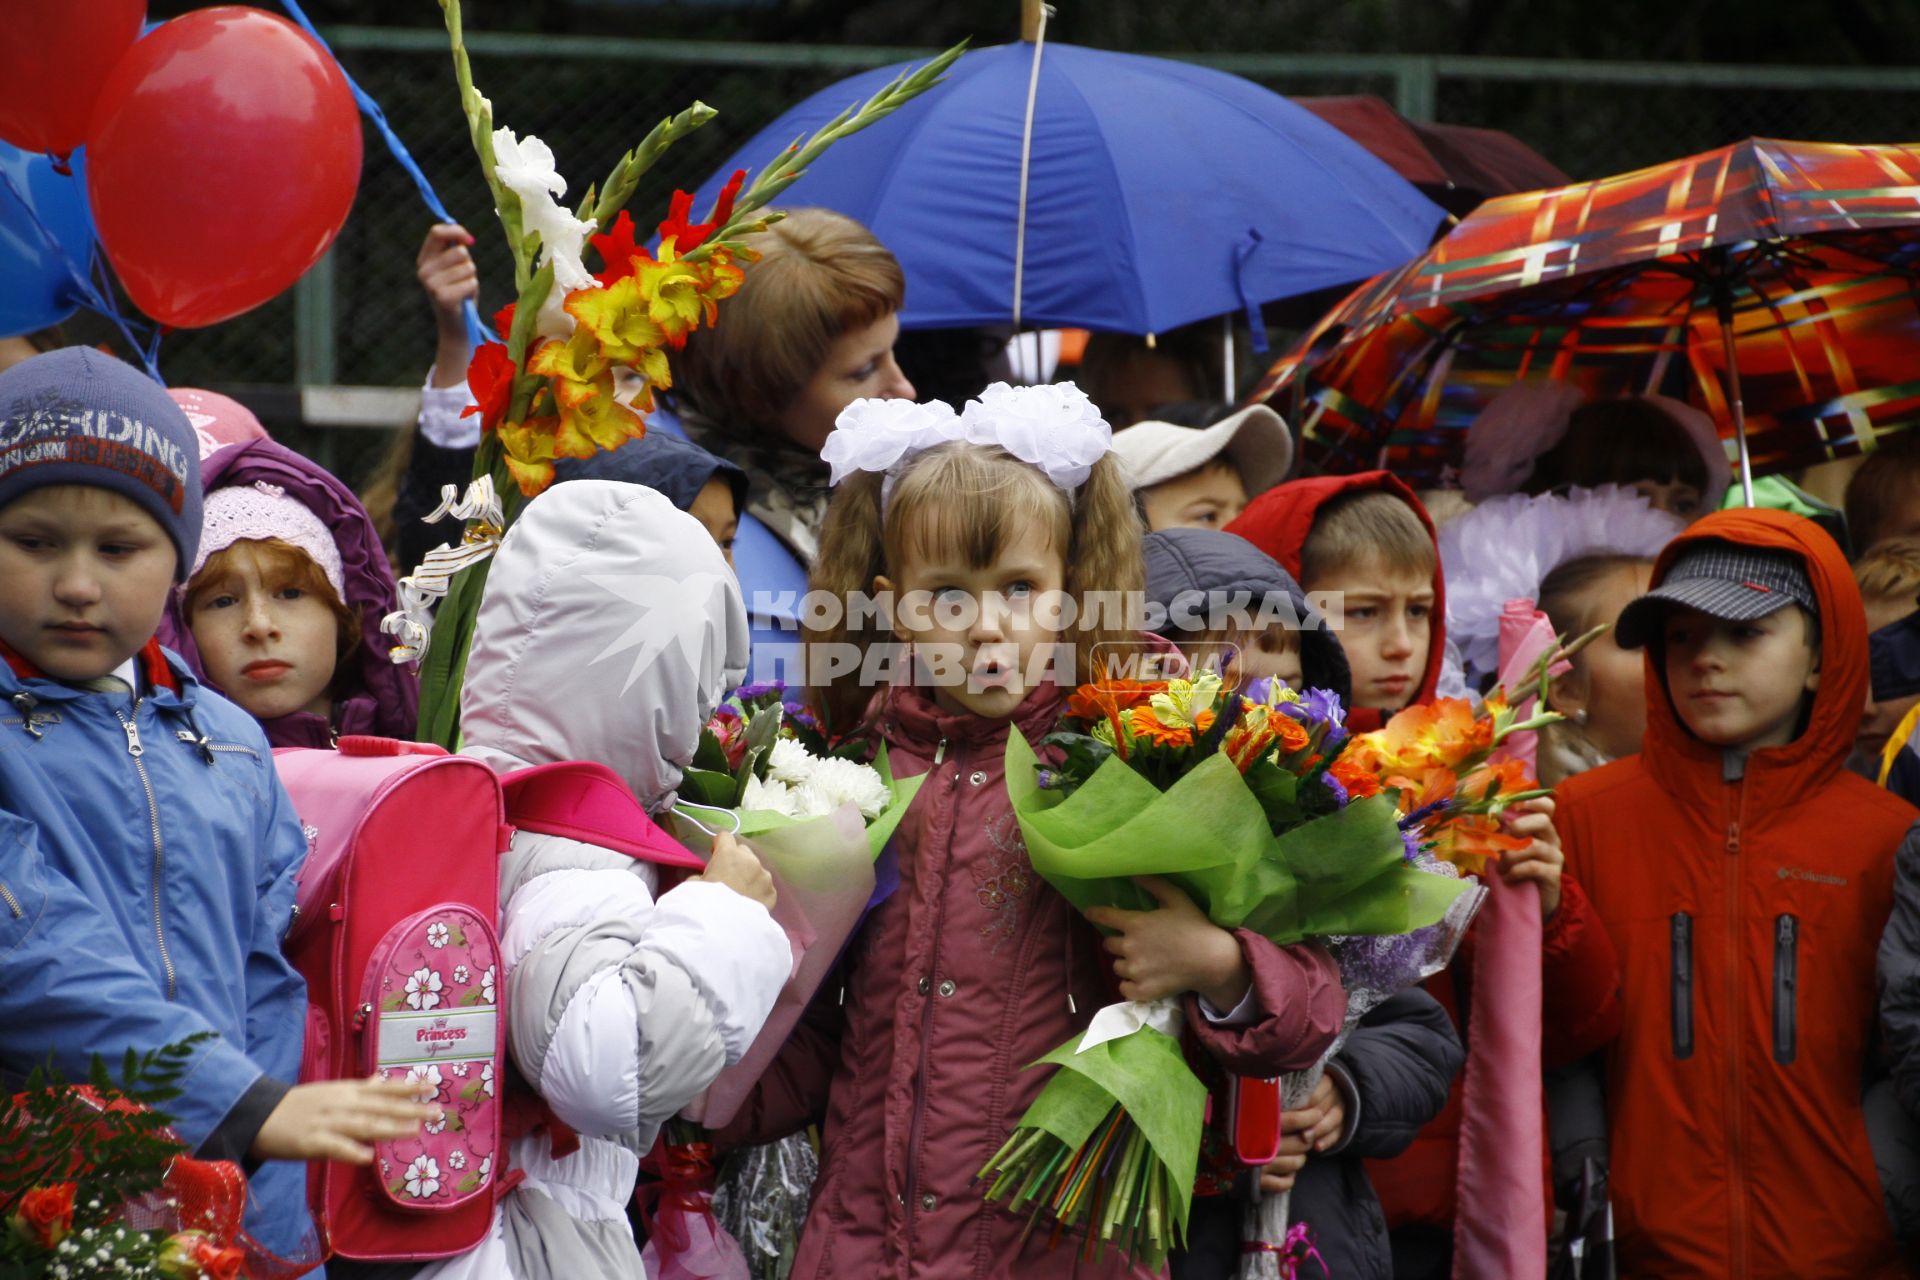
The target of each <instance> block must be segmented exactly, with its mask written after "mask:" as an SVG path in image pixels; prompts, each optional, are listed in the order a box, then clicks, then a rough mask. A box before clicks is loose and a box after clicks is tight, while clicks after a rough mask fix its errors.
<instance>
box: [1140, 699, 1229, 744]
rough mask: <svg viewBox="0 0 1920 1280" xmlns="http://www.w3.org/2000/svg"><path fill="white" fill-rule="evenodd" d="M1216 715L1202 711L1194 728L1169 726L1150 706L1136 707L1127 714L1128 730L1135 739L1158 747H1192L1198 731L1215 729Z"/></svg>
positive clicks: (1194, 722)
mask: <svg viewBox="0 0 1920 1280" xmlns="http://www.w3.org/2000/svg"><path fill="white" fill-rule="evenodd" d="M1214 718H1215V717H1214V714H1213V712H1211V711H1202V712H1201V713H1200V714H1199V715H1197V716H1195V717H1194V720H1193V726H1194V727H1193V728H1192V729H1189V728H1187V726H1185V725H1183V724H1178V725H1175V724H1167V723H1165V722H1163V721H1162V720H1161V719H1160V717H1159V716H1158V715H1157V714H1156V713H1155V712H1154V709H1153V708H1152V707H1150V706H1143V707H1135V708H1133V709H1132V710H1131V711H1129V712H1127V713H1126V720H1127V728H1128V729H1130V730H1131V731H1132V732H1133V736H1134V737H1135V738H1138V739H1140V740H1141V741H1144V742H1149V743H1152V744H1153V745H1154V746H1156V747H1190V746H1192V745H1193V736H1194V733H1195V732H1196V731H1198V732H1200V733H1205V732H1206V731H1207V730H1208V729H1211V728H1212V727H1213V722H1214Z"/></svg>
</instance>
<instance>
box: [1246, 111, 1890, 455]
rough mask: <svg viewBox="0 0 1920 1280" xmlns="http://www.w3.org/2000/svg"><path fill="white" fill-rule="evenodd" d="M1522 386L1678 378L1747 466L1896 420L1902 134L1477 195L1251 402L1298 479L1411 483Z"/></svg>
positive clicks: (1769, 149) (1736, 152)
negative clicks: (1280, 440)
mask: <svg viewBox="0 0 1920 1280" xmlns="http://www.w3.org/2000/svg"><path fill="white" fill-rule="evenodd" d="M1530 378H1541V379H1545V378H1556V379H1562V380H1565V381H1569V382H1572V383H1574V384H1576V385H1578V386H1580V387H1581V388H1582V389H1583V390H1585V391H1586V392H1587V393H1588V394H1589V395H1590V396H1605V395H1618V394H1626V393H1633V392H1642V391H1662V390H1664V391H1667V392H1669V393H1673V392H1675V391H1676V390H1677V389H1678V388H1679V387H1680V386H1681V385H1682V384H1684V385H1685V391H1686V394H1687V398H1688V399H1690V400H1692V401H1693V402H1694V403H1695V404H1697V405H1699V406H1700V407H1701V408H1703V409H1705V410H1706V411H1707V412H1709V413H1711V414H1712V415H1713V418H1714V421H1715V422H1716V423H1717V424H1718V425H1719V428H1720V432H1721V435H1722V436H1723V437H1725V438H1727V439H1729V440H1733V441H1736V442H1737V445H1736V451H1737V453H1738V456H1739V459H1740V463H1741V472H1742V475H1743V478H1749V479H1750V475H1751V472H1752V470H1753V469H1758V470H1760V471H1762V472H1765V471H1780V470H1787V469H1791V468H1795V467H1801V466H1807V465H1810V464H1812V463H1816V462H1821V461H1824V460H1827V459H1830V458H1837V457H1843V456H1846V455H1848V454H1853V453H1858V452H1861V451H1863V450H1867V449H1871V448H1872V447H1873V446H1874V444H1875V443H1876V441H1877V440H1878V438H1879V437H1881V436H1883V435H1885V434H1887V433H1888V432H1890V431H1895V430H1898V429H1901V428H1904V427H1907V426H1909V425H1911V424H1913V423H1914V422H1915V421H1917V420H1920V145H1912V146H1891V145H1890V146H1845V145H1838V144H1830V143H1810V142H1780V141H1774V140H1771V139H1763V138H1755V139H1750V140H1748V141H1745V142H1740V143H1735V144H1734V145H1732V146H1727V147H1721V148H1719V149H1717V150H1714V151H1709V152H1705V153H1704V154H1701V155H1697V156H1689V157H1688V158H1686V159H1684V160H1675V161H1672V162H1670V163H1668V164H1663V165H1657V166H1655V167H1653V168H1650V169H1642V170H1639V171H1637V172H1634V173H1628V174H1622V175H1619V176H1617V177H1612V178H1602V179H1599V180H1598V181H1594V182H1583V183H1577V184H1575V185H1573V186H1568V187H1560V188H1557V189H1555V190H1552V191H1541V192H1531V193H1526V194H1520V195H1510V196H1501V197H1498V198H1496V199H1493V200H1490V201H1488V202H1487V203H1486V204H1484V205H1482V206H1481V207H1480V208H1479V209H1478V210H1477V211H1476V212H1474V213H1473V214H1472V215H1471V216H1470V217H1468V218H1467V219H1466V220H1465V221H1463V222H1462V223H1461V224H1460V225H1459V226H1457V227H1455V228H1454V229H1453V231H1452V232H1451V233H1449V234H1448V235H1447V236H1446V238H1445V239H1443V240H1441V241H1440V242H1439V243H1437V244H1435V245H1434V246H1433V247H1432V248H1431V249H1430V250H1428V252H1427V253H1426V254H1424V255H1423V256H1421V257H1420V258H1417V259H1415V260H1414V261H1413V262H1411V263H1409V264H1407V265H1406V266H1405V267H1403V268H1401V269H1399V270H1397V271H1393V272H1389V273H1387V274H1385V275H1382V276H1378V277H1375V278H1374V279H1373V280H1371V281H1369V282H1367V283H1366V284H1364V285H1362V286H1361V287H1360V288H1359V289H1358V290H1356V291H1355V292H1354V293H1352V294H1351V295H1349V296H1348V297H1347V298H1346V299H1345V300H1344V301H1343V302H1341V303H1340V304H1339V305H1338V306H1336V307H1335V308H1334V309H1333V311H1331V312H1330V313H1329V314H1328V315H1327V316H1326V317H1325V318H1324V319H1322V320H1321V321H1320V323H1319V324H1318V325H1317V326H1316V327H1315V328H1314V329H1313V330H1312V331H1310V332H1309V333H1308V334H1307V335H1306V336H1305V337H1304V338H1303V339H1302V340H1301V341H1300V342H1299V343H1298V344H1296V346H1295V347H1294V348H1293V350H1291V351H1290V352H1288V353H1287V354H1286V355H1285V356H1283V357H1281V359H1280V360H1279V362H1278V363H1276V364H1275V365H1274V366H1273V368H1272V370H1270V371H1269V373H1268V375H1267V377H1266V378H1265V379H1264V380H1263V381H1262V383H1261V385H1260V388H1259V389H1258V390H1257V391H1256V392H1255V393H1254V396H1253V397H1252V398H1253V399H1256V400H1262V401H1270V402H1271V403H1272V404H1273V406H1274V407H1275V408H1276V409H1279V410H1280V412H1281V413H1282V414H1283V415H1284V416H1285V417H1287V418H1288V420H1289V421H1292V422H1293V423H1294V424H1295V425H1296V427H1298V428H1299V430H1300V433H1301V455H1302V458H1303V461H1304V463H1305V465H1306V466H1307V468H1308V469H1309V470H1310V471H1322V472H1342V471H1357V470H1363V469H1366V468H1370V467H1376V466H1386V467H1389V468H1391V469H1393V470H1394V471H1396V472H1398V473H1399V474H1400V475H1402V476H1404V477H1406V478H1408V479H1409V480H1412V481H1414V482H1417V483H1429V484H1432V483H1444V482H1445V481H1446V479H1447V478H1448V473H1449V471H1450V469H1451V468H1453V467H1455V466H1457V465H1458V461H1459V456H1460V450H1461V445H1462V443H1463V441H1464V439H1465V436H1466V428H1467V427H1468V426H1469V425H1470V424H1471V423H1472V422H1473V420H1474V418H1475V417H1476V416H1477V415H1478V414H1479V412H1480V410H1481V409H1482V408H1484V407H1485V405H1486V403H1487V402H1488V400H1490V399H1491V398H1492V396H1493V395H1494V394H1496V393H1497V392H1499V391H1500V390H1501V389H1502V388H1504V387H1506V386H1507V385H1508V384H1510V383H1512V382H1516V381H1521V380H1525V379H1530ZM1749 464H1750V465H1749Z"/></svg>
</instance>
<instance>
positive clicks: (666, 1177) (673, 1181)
mask: <svg viewBox="0 0 1920 1280" xmlns="http://www.w3.org/2000/svg"><path fill="white" fill-rule="evenodd" d="M922 781H924V778H919V777H916V778H910V779H907V780H905V781H900V780H896V779H895V778H894V776H893V772H892V770H891V768H890V767H889V766H888V763H887V755H886V751H885V749H884V748H881V749H880V750H878V751H877V752H876V751H875V750H874V749H873V748H872V747H871V746H870V745H868V744H866V743H862V742H840V741H834V740H830V739H829V738H828V737H827V736H826V735H825V734H824V733H823V732H822V731H821V728H820V723H819V721H818V720H817V719H815V717H814V716H813V714H812V712H811V711H809V710H808V709H807V707H806V706H805V705H804V704H803V703H801V702H800V701H798V700H797V699H790V698H789V697H788V695H787V690H786V688H785V686H783V685H780V684H777V683H773V684H756V685H743V686H741V687H740V688H738V689H736V690H734V691H733V692H732V693H731V694H729V695H728V696H727V697H726V698H724V699H723V700H722V701H721V703H720V705H719V706H718V707H716V708H715V709H714V712H713V714H712V715H711V716H710V717H708V720H707V723H706V725H705V727H704V728H703V729H702V730H701V734H700V742H699V745H698V746H697V747H696V748H695V750H694V757H693V763H692V765H691V766H690V767H689V768H687V769H685V770H684V771H683V772H682V776H681V782H680V805H679V806H678V807H677V808H676V811H675V819H674V827H675V833H676V834H677V835H678V836H679V838H680V839H681V840H682V841H684V842H686V843H687V844H689V845H692V846H695V847H699V846H700V845H701V844H702V843H703V842H710V841H711V839H712V835H711V832H710V830H709V828H710V826H711V824H712V823H713V820H714V817H715V814H714V812H713V811H715V810H720V811H725V813H726V814H727V817H726V820H725V821H724V822H723V823H722V825H724V826H728V827H731V828H732V829H733V832H734V834H737V835H738V836H740V837H741V838H742V839H744V840H746V841H747V843H748V844H749V845H751V846H752V848H753V851H754V852H755V853H756V854H758V855H759V857H760V860H761V861H762V862H763V863H765V864H766V867H767V870H768V871H770V872H771V873H772V874H773V879H774V886H775V889H776V892H777V895H778V896H777V899H776V901H775V904H774V909H773V918H774V919H775V920H776V921H778V922H779V924H780V926H781V928H783V929H785V930H786V932H787V938H788V940H789V942H790V943H791V944H792V946H793V951H794V971H793V975H792V977H790V978H789V979H788V980H787V984H786V986H784V987H783V988H781V991H780V995H779V998H778V999H777V1000H776V1001H775V1002H774V1007H773V1012H772V1013H770V1014H769V1015H768V1017H767V1021H766V1024H765V1025H764V1026H763V1027H762V1028H761V1030H760V1034H759V1036H758V1037H757V1038H756V1039H755V1040H754V1042H753V1044H752V1045H751V1046H749V1047H748V1049H747V1052H746V1054H745V1056H744V1057H742V1058H741V1060H740V1061H739V1062H738V1063H736V1064H735V1065H733V1066H731V1067H728V1068H727V1069H726V1070H725V1071H723V1072H721V1073H720V1075H719V1077H718V1078H717V1079H716V1080H715V1081H714V1082H713V1083H712V1084H711V1085H709V1086H708V1087H707V1089H706V1091H705V1092H704V1093H702V1094H701V1096H700V1097H699V1098H697V1099H695V1101H694V1102H693V1103H692V1104H690V1105H689V1106H688V1107H686V1108H685V1109H684V1110H683V1111H682V1112H681V1114H682V1115H683V1116H684V1117H685V1118H686V1119H687V1120H690V1121H694V1122H696V1123H695V1124H691V1125H690V1124H686V1123H684V1122H675V1123H674V1124H672V1125H670V1126H669V1127H668V1129H667V1131H666V1133H665V1135H664V1137H663V1140H662V1147H661V1149H660V1151H659V1152H658V1153H657V1155H656V1156H655V1157H651V1158H650V1159H652V1160H653V1163H654V1164H655V1165H656V1166H657V1168H658V1170H659V1172H660V1175H661V1179H662V1184H663V1191H662V1192H661V1193H659V1195H658V1197H657V1201H658V1204H659V1206H660V1208H658V1209H657V1210H656V1211H655V1212H656V1214H657V1216H658V1217H659V1218H660V1221H661V1226H660V1228H659V1230H657V1231H655V1232H654V1238H653V1243H652V1244H650V1246H649V1248H650V1249H652V1250H653V1252H652V1253H650V1254H649V1255H648V1264H649V1272H648V1274H650V1275H652V1274H662V1275H666V1276H669V1277H671V1276H682V1275H684V1276H693V1275H701V1276H709V1275H726V1276H744V1275H746V1274H756V1275H758V1274H764V1273H765V1272H766V1270H767V1269H768V1264H771V1263H776V1262H777V1261H778V1259H779V1258H780V1256H781V1255H782V1253H783V1252H786V1251H787V1249H788V1247H789V1246H790V1243H791V1242H790V1241H789V1240H788V1239H787V1237H789V1236H792V1235H793V1234H795V1233H797V1232H798V1230H799V1225H800V1219H801V1218H803V1217H804V1216H805V1205H806V1189H807V1187H808V1186H810V1185H811V1183H812V1179H813V1173H814V1169H815V1168H816V1165H815V1163H814V1158H813V1151H812V1148H811V1147H810V1146H809V1145H808V1144H807V1142H806V1140H805V1138H804V1137H801V1138H790V1139H787V1140H785V1141H783V1142H779V1143H773V1144H769V1145H767V1146H765V1147H756V1148H753V1149H752V1150H751V1151H750V1152H748V1153H747V1155H746V1158H744V1159H739V1160H736V1161H734V1162H733V1163H732V1164H731V1165H730V1166H729V1171H730V1176H729V1180H728V1183H727V1184H726V1185H725V1186H724V1187H723V1188H721V1192H720V1193H716V1189H715V1163H714V1153H713V1148H712V1146H711V1144H710V1143H709V1142H708V1141H707V1138H706V1135H705V1134H704V1133H703V1132H702V1131H701V1129H700V1127H699V1126H707V1127H711V1128H718V1127H720V1126H722V1125H724V1124H726V1123H727V1122H728V1121H729V1120H731V1119H732V1118H733V1116H734V1114H735V1112H737V1111H738V1110H739V1108H740V1106H741V1104H742V1103H744V1102H745V1101H746V1099H747V1097H748V1095H749V1094H750V1093H751V1092H752V1090H753V1086H754V1084H755V1082H757V1081H758V1080H759V1078H760V1076H761V1074H762V1073H763V1072H765V1071H766V1069H767V1067H768V1065H769V1064H770V1063H772V1061H773V1059H774V1057H775V1056H776V1055H777V1054H778V1053H779V1051H780V1047H781V1046H782V1045H783V1044H784V1043H785V1042H786V1039H787V1035H788V1033H789V1032H791V1031H792V1030H793V1026H794V1024H795V1023H796V1022H798V1021H799V1019H800V1015H801V1014H802V1013H803V1012H805V1010H806V1007H807V1002H808V1001H809V1000H810V999H812V997H813V993H814V991H815V990H817V989H818V987H819V985H820V983H821V981H822V980H823V979H824V978H825V977H826V975H827V972H828V971H829V970H830V969H831V968H832V967H833V964H834V962H835V961H836V960H838V959H839V956H840V949H841V947H842V946H843V945H844V944H845V942H846V940H847V938H848V937H849V936H851V934H852V933H853V930H854V928H855V926H857V925H858V924H859V922H860V919H861V917H862V916H864V915H865V914H866V911H867V908H868V906H869V905H870V904H871V903H872V901H873V897H874V883H875V881H874V864H875V861H876V860H877V859H878V858H879V856H880V852H881V850H882V849H884V848H885V847H886V843H887V841H888V840H889V839H891V838H892V836H893V832H894V829H895V828H897V827H898V826H899V825H900V820H901V819H902V818H903V817H904V816H905V815H906V811H907V808H908V806H909V805H911V804H912V803H913V798H914V796H915V795H917V794H918V793H919V790H920V784H921V782H922ZM742 1184H744V1185H742ZM795 1187H798V1192H797V1194H796V1192H795V1190H794V1188H795ZM716 1200H718V1202H719V1203H720V1204H721V1205H722V1207H723V1208H725V1209H727V1210H729V1214H728V1221H729V1224H730V1225H731V1226H733V1227H734V1228H735V1231H734V1232H733V1233H732V1234H733V1235H737V1236H739V1238H740V1239H741V1240H744V1241H746V1242H747V1243H748V1244H749V1245H751V1246H752V1250H753V1252H752V1255H751V1257H744V1256H743V1255H742V1250H741V1248H740V1245H739V1244H738V1243H736V1242H735V1241H734V1240H733V1239H732V1238H731V1237H730V1236H729V1234H728V1233H727V1232H725V1231H723V1230H722V1229H721V1227H720V1225H719V1224H718V1222H717V1221H716V1220H715V1214H714V1209H713V1206H714V1204H715V1203H716ZM783 1210H784V1212H783Z"/></svg>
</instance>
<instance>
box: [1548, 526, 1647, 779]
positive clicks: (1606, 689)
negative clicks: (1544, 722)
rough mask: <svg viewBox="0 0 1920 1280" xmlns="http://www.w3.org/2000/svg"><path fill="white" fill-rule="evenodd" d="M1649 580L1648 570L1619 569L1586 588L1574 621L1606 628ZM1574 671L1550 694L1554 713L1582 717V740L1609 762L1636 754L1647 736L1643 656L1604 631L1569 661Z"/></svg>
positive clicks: (1643, 590)
mask: <svg viewBox="0 0 1920 1280" xmlns="http://www.w3.org/2000/svg"><path fill="white" fill-rule="evenodd" d="M1652 577H1653V566H1652V565H1644V564H1636V565H1622V566H1621V567H1620V568H1619V569H1618V570H1616V571H1615V572H1613V573H1610V574H1608V575H1607V576H1606V577H1605V578H1602V579H1601V580H1600V581H1599V582H1597V583H1595V584H1594V585H1593V586H1592V587H1591V588H1589V590H1588V598H1587V599H1586V600H1582V601H1580V602H1579V603H1580V606H1581V607H1580V608H1579V610H1578V612H1577V616H1579V617H1582V618H1585V619H1587V621H1588V623H1589V625H1592V626H1598V625H1600V624H1601V623H1603V622H1604V623H1606V624H1607V626H1608V627H1609V628H1611V627H1612V626H1613V624H1614V623H1615V622H1617V621H1618V620H1619V618H1620V611H1621V610H1622V609H1624V608H1626V607H1627V605H1628V604H1630V603H1632V601H1633V600H1634V599H1636V598H1637V597H1639V596H1643V595H1645V594H1646V593H1647V591H1648V590H1649V589H1650V588H1651V584H1652ZM1574 665H1575V671H1574V672H1573V673H1571V675H1570V676H1569V678H1568V679H1567V680H1565V681H1563V682H1562V683H1561V684H1560V685H1558V686H1556V687H1555V688H1554V690H1553V698H1552V702H1553V707H1554V710H1556V711H1559V712H1561V713H1562V714H1563V715H1572V714H1574V712H1576V711H1585V712H1586V713H1587V720H1586V724H1585V725H1584V726H1582V727H1583V728H1584V730H1585V732H1586V735H1587V737H1588V738H1589V739H1591V740H1592V742H1593V744H1594V746H1596V747H1598V748H1599V749H1600V750H1601V751H1603V752H1605V753H1606V754H1607V756H1608V757H1609V758H1611V759H1616V760H1617V759H1619V758H1620V757H1621V756H1630V755H1632V754H1634V753H1635V752H1636V751H1638V750H1640V739H1641V738H1642V737H1643V736H1645V734H1646V732H1647V698H1646V687H1647V682H1646V671H1647V668H1646V656H1645V654H1643V653H1642V652H1641V651H1640V650H1638V649H1622V648H1621V647H1620V646H1619V645H1618V644H1616V643H1614V639H1613V632H1612V630H1611V629H1609V630H1608V631H1606V632H1605V633H1604V634H1602V635H1601V636H1600V638H1599V639H1597V640H1595V641H1594V642H1593V643H1592V644H1590V645H1588V646H1587V647H1586V648H1585V649H1584V650H1582V651H1581V652H1580V653H1579V654H1578V655H1577V656H1576V657H1575V658H1574ZM1563 689H1564V690H1565V696H1564V697H1562V690H1563Z"/></svg>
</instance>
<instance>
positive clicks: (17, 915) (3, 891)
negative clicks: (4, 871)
mask: <svg viewBox="0 0 1920 1280" xmlns="http://www.w3.org/2000/svg"><path fill="white" fill-rule="evenodd" d="M0 902H5V903H6V904H7V910H9V911H11V912H13V918H14V919H15V920H25V919H26V918H27V913H26V910H25V909H24V908H23V907H21V905H20V899H18V898H16V897H14V896H13V890H11V889H9V888H7V886H6V885H5V884H3V883H0Z"/></svg>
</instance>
